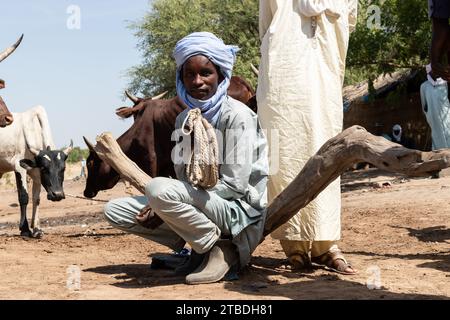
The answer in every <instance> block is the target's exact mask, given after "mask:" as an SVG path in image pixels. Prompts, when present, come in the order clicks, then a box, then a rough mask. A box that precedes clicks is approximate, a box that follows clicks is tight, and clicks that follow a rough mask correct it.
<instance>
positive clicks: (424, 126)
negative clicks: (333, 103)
mask: <svg viewBox="0 0 450 320" xmlns="http://www.w3.org/2000/svg"><path fill="white" fill-rule="evenodd" d="M425 79H426V78H425V74H424V73H422V72H419V71H412V72H396V73H393V74H390V75H385V76H381V77H379V78H378V79H377V80H376V81H374V83H373V86H374V89H375V90H374V94H373V96H370V95H369V85H368V82H367V81H366V82H363V83H360V84H358V85H352V86H347V87H345V88H344V128H348V127H350V126H352V125H356V124H357V125H361V126H363V127H364V128H366V129H367V131H369V132H371V133H372V134H375V135H383V134H385V135H389V134H391V133H392V127H393V126H394V125H395V124H400V125H401V126H402V129H403V134H404V135H405V136H406V137H407V138H409V139H411V140H413V142H414V144H415V148H416V149H419V150H430V149H431V130H430V128H429V126H428V123H427V121H426V118H425V116H424V114H423V111H422V106H421V101H420V85H421V83H422V82H423V81H424V80H425Z"/></svg>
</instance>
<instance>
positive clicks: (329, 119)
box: [257, 0, 357, 241]
mask: <svg viewBox="0 0 450 320" xmlns="http://www.w3.org/2000/svg"><path fill="white" fill-rule="evenodd" d="M356 13H357V0H333V1H329V0H328V1H327V0H315V1H314V0H260V36H261V41H262V44H261V62H260V66H259V71H260V76H259V82H258V90H257V100H258V116H259V119H260V122H261V125H262V127H263V128H264V129H266V130H268V132H267V135H268V138H269V139H268V140H269V146H270V161H271V173H270V174H271V175H270V178H269V183H268V193H269V201H272V200H273V199H274V198H275V197H276V196H277V195H278V194H279V193H280V192H281V191H282V190H283V189H284V188H285V187H286V186H287V185H288V184H289V183H290V182H291V181H292V180H293V179H294V178H295V177H296V176H297V174H298V173H299V172H300V171H301V169H302V168H303V166H304V164H305V163H306V161H308V159H309V158H310V157H311V156H312V155H313V154H314V153H316V152H317V151H318V150H319V148H320V147H321V146H322V145H323V144H324V143H325V142H326V141H327V140H328V139H330V138H332V137H333V136H335V135H336V134H338V133H339V132H341V131H342V122H343V102H342V85H343V81H344V73H345V59H346V54H347V48H348V40H349V35H350V32H351V30H352V29H353V28H354V26H355V25H356ZM274 129H276V130H278V133H277V134H278V139H279V140H278V141H279V142H278V143H279V147H278V146H277V143H276V141H277V138H276V137H275V136H274V135H276V133H275V131H274ZM278 155H279V156H278ZM301 212H302V213H301V214H297V215H296V216H295V217H293V218H292V219H291V220H290V221H289V222H288V223H286V224H285V225H283V226H282V227H280V228H278V229H277V230H276V231H275V232H274V233H272V236H273V237H274V238H276V239H284V240H299V241H312V240H315V241H333V240H339V239H340V230H341V225H340V213H341V195H340V181H339V179H338V180H336V181H335V182H334V183H332V184H331V185H330V186H329V187H328V188H327V189H325V190H324V191H322V193H321V194H320V195H319V196H318V197H317V198H316V199H315V200H314V201H312V202H311V203H310V204H309V205H308V206H307V207H306V208H304V209H302V210H301Z"/></svg>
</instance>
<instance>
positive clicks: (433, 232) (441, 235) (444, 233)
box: [390, 225, 450, 242]
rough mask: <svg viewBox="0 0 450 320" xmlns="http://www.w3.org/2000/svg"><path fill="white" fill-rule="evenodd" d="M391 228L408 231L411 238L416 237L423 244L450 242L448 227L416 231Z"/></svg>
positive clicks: (398, 227) (399, 227)
mask: <svg viewBox="0 0 450 320" xmlns="http://www.w3.org/2000/svg"><path fill="white" fill-rule="evenodd" d="M390 227H392V228H397V229H405V230H408V232H409V236H411V237H416V238H417V239H418V240H419V241H422V242H447V240H450V229H449V228H447V227H446V226H435V227H428V228H424V229H414V228H408V227H402V226H392V225H391V226H390Z"/></svg>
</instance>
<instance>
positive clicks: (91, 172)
mask: <svg viewBox="0 0 450 320" xmlns="http://www.w3.org/2000/svg"><path fill="white" fill-rule="evenodd" d="M133 108H134V109H135V110H138V111H136V112H135V113H134V115H135V121H134V123H133V125H132V126H131V127H130V128H129V129H128V130H127V131H126V132H125V133H124V134H122V135H121V136H120V137H119V138H118V139H117V143H118V144H119V146H120V147H121V148H122V150H123V152H124V153H125V154H126V155H127V156H128V157H129V158H130V159H131V160H133V161H134V162H135V163H136V164H137V165H138V166H139V167H140V168H142V170H144V171H145V172H146V173H147V174H148V175H149V176H151V177H156V176H163V177H169V176H172V177H175V171H174V168H173V162H172V159H171V151H172V149H173V147H174V145H175V142H174V141H171V136H172V132H173V131H174V130H175V119H176V117H177V116H178V114H179V113H180V112H181V111H183V110H184V109H185V108H186V107H185V106H184V105H183V104H182V103H181V101H180V100H179V99H178V98H177V97H175V98H172V99H168V100H152V99H151V98H150V99H141V100H140V102H139V103H138V104H137V105H135V106H134V107H133ZM129 109H132V108H129ZM132 114H133V113H129V116H131V115H132ZM84 140H85V142H86V144H87V146H88V147H89V149H90V151H91V152H90V153H89V157H88V158H87V160H86V167H87V170H88V176H87V180H86V187H85V190H84V196H85V197H87V198H93V197H95V196H96V195H97V193H98V192H99V191H100V190H107V189H111V188H113V187H114V186H115V185H116V184H117V182H118V181H119V179H120V177H119V175H118V174H117V172H116V171H115V170H114V169H112V168H111V167H110V166H109V165H108V164H106V163H105V162H103V161H102V160H101V159H100V158H99V157H98V156H97V154H96V153H95V152H94V151H93V147H92V144H91V143H89V141H87V139H86V138H85V139H84Z"/></svg>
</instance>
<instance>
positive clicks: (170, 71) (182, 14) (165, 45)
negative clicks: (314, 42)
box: [129, 0, 259, 96]
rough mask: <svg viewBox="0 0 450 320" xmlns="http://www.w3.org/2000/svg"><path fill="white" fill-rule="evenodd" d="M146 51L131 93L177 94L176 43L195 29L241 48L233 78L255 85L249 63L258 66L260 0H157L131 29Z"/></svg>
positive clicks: (132, 73)
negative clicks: (167, 91)
mask: <svg viewBox="0 0 450 320" xmlns="http://www.w3.org/2000/svg"><path fill="white" fill-rule="evenodd" d="M131 28H133V29H134V30H136V33H135V34H136V36H137V37H138V38H139V48H140V50H141V52H142V53H143V58H144V59H143V62H142V64H141V65H138V66H135V67H133V68H132V69H131V70H130V72H129V75H130V77H131V79H132V80H131V83H130V89H131V91H133V92H135V93H137V92H139V93H140V94H141V95H144V96H152V95H156V94H158V93H161V92H163V91H166V90H169V91H170V93H171V94H172V95H175V61H174V59H173V58H172V51H173V48H174V47H175V44H176V43H177V41H178V40H180V39H181V38H183V37H184V36H186V35H188V34H190V33H192V32H197V31H209V32H212V33H214V34H215V35H217V36H218V37H219V38H221V39H223V40H224V42H225V43H226V44H233V45H237V46H238V47H239V48H240V51H239V52H238V58H237V62H236V64H235V67H234V71H233V74H235V75H240V76H243V77H244V78H246V79H247V80H249V81H250V82H251V83H252V84H253V85H256V77H255V76H254V75H253V74H252V72H251V69H250V63H253V64H254V65H258V64H259V35H258V0H155V1H153V3H152V8H151V10H150V11H149V12H148V13H147V14H146V15H145V16H144V18H143V19H142V20H141V21H138V22H137V23H134V24H133V25H131Z"/></svg>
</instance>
